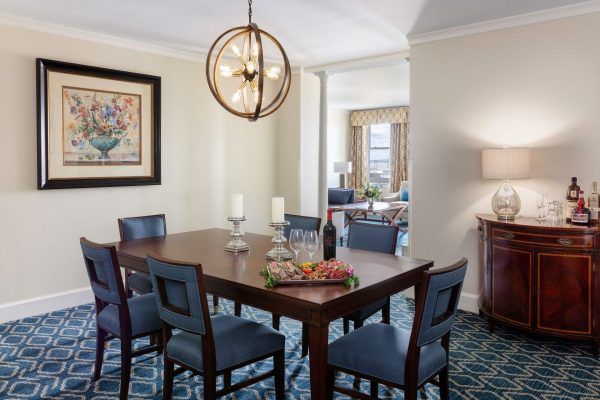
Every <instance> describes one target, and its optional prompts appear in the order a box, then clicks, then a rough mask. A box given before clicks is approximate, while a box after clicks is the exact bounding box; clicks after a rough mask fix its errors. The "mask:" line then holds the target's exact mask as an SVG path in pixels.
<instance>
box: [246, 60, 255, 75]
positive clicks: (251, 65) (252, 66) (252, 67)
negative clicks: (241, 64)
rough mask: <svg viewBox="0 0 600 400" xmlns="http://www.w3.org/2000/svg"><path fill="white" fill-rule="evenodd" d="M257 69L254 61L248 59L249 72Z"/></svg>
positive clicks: (247, 67) (247, 68)
mask: <svg viewBox="0 0 600 400" xmlns="http://www.w3.org/2000/svg"><path fill="white" fill-rule="evenodd" d="M255 69H256V66H255V65H254V63H253V62H252V61H248V63H246V70H247V71H248V73H249V74H253V73H254V70H255Z"/></svg>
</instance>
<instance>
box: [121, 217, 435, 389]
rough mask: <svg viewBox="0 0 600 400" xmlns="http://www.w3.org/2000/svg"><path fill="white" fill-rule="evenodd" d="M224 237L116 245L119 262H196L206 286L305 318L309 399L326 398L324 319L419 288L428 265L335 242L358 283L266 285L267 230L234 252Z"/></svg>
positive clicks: (199, 235) (135, 266) (203, 233)
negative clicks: (152, 257)
mask: <svg viewBox="0 0 600 400" xmlns="http://www.w3.org/2000/svg"><path fill="white" fill-rule="evenodd" d="M229 240H230V231H229V230H226V229H205V230H198V231H192V232H184V233H175V234H169V235H166V236H163V237H157V238H150V239H140V240H130V241H123V242H119V243H117V244H116V247H117V254H118V257H119V263H120V265H121V267H123V268H130V269H132V270H136V271H141V272H148V267H147V265H146V256H147V255H155V256H160V257H165V258H168V259H174V260H180V261H186V262H193V263H198V264H201V265H202V269H203V272H204V279H205V282H206V289H207V291H208V292H210V293H212V294H214V295H217V296H219V297H223V298H227V299H230V300H234V301H238V302H241V303H243V304H246V305H249V306H252V307H257V308H259V309H262V310H266V311H270V312H272V313H274V314H278V315H282V316H285V317H289V318H293V319H295V320H299V321H302V322H304V323H307V324H308V340H309V343H308V347H309V363H310V380H311V399H313V400H321V399H323V400H324V399H326V398H327V393H326V379H327V375H326V366H327V347H328V338H329V323H330V322H331V321H334V320H336V319H338V318H340V317H343V316H344V315H347V314H349V313H351V312H353V311H356V310H358V309H360V308H362V307H364V306H367V305H368V304H370V303H373V302H375V301H377V300H380V299H382V298H385V297H388V296H391V295H393V294H395V293H398V292H400V291H402V290H405V289H408V288H410V287H413V286H414V287H415V289H418V287H419V285H420V284H421V280H422V276H423V271H426V270H428V269H429V268H431V267H432V266H433V262H431V261H426V260H419V259H414V258H408V257H400V256H395V255H389V254H381V253H374V252H369V251H362V250H354V249H349V248H346V247H338V248H337V258H338V259H341V260H343V261H345V262H347V263H349V264H351V265H352V266H353V267H354V270H355V273H356V274H357V275H358V276H359V277H360V285H359V286H356V287H352V288H349V287H345V286H344V285H342V284H327V285H302V286H300V285H299V286H289V285H286V286H278V287H275V288H271V289H269V288H265V279H264V277H262V276H261V275H260V274H259V271H260V270H261V269H262V268H264V266H265V265H266V263H267V260H266V258H265V254H267V252H268V251H269V250H270V249H271V247H272V243H271V236H266V235H259V234H253V233H247V234H246V235H245V236H244V240H245V241H246V242H247V243H248V244H249V245H250V251H247V252H243V253H237V254H235V253H230V252H227V251H225V250H224V245H225V244H226V243H227V242H228V241H229ZM320 254H321V250H319V252H318V253H317V255H320ZM315 258H316V257H315ZM416 292H418V290H416Z"/></svg>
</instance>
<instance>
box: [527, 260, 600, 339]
mask: <svg viewBox="0 0 600 400" xmlns="http://www.w3.org/2000/svg"><path fill="white" fill-rule="evenodd" d="M592 263H593V257H592V255H591V254H568V253H562V254H559V253H544V252H540V253H538V255H537V305H538V306H537V327H538V329H541V330H547V331H552V332H558V333H565V334H590V333H591V332H592Z"/></svg>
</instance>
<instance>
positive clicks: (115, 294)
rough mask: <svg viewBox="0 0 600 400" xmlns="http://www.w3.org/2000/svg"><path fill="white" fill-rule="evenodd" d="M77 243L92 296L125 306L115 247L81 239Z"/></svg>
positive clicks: (125, 301)
mask: <svg viewBox="0 0 600 400" xmlns="http://www.w3.org/2000/svg"><path fill="white" fill-rule="evenodd" d="M79 243H80V244H81V251H82V252H83V260H84V262H85V268H86V271H87V274H88V277H89V279H90V285H91V286H92V291H93V292H94V296H95V297H96V298H97V299H100V300H102V301H104V302H106V303H110V304H116V305H126V304H127V296H126V295H125V288H124V287H123V278H122V275H121V268H120V267H119V261H118V259H117V250H116V249H115V246H104V245H101V244H97V243H94V242H90V241H89V240H87V239H86V238H83V237H82V238H80V239H79Z"/></svg>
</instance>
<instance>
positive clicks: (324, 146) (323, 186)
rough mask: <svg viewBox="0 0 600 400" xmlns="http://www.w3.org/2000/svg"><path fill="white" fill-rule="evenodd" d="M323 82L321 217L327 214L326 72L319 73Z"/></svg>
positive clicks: (320, 110)
mask: <svg viewBox="0 0 600 400" xmlns="http://www.w3.org/2000/svg"><path fill="white" fill-rule="evenodd" d="M316 75H317V76H318V77H319V81H320V82H321V96H320V109H319V215H320V216H321V217H323V216H325V215H326V213H327V204H328V201H327V80H328V79H329V74H328V73H327V72H326V71H320V72H317V73H316Z"/></svg>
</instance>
